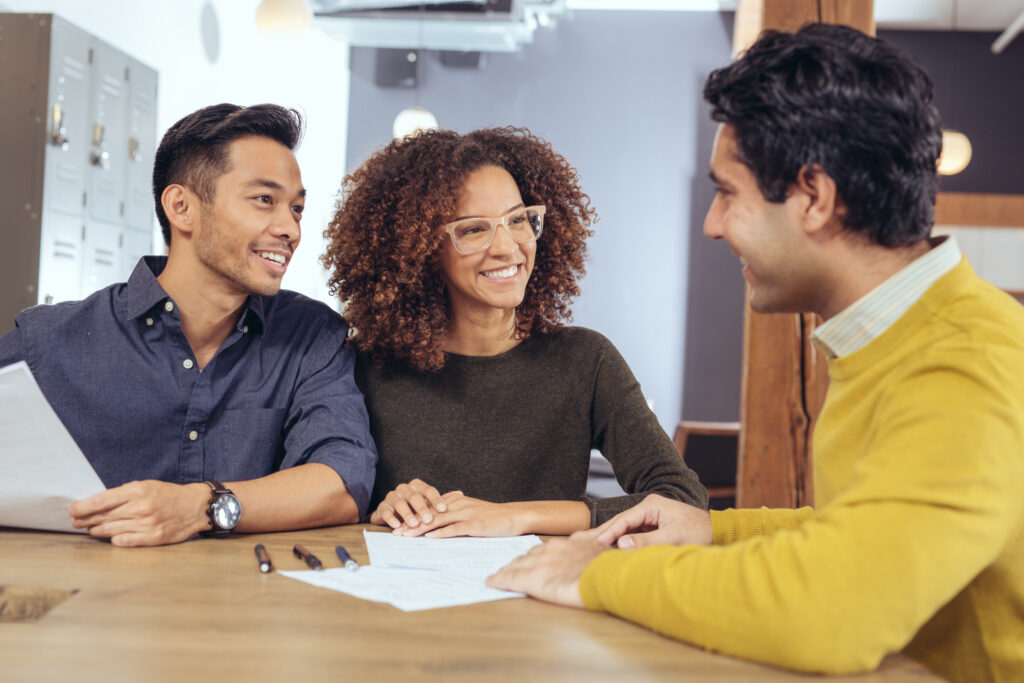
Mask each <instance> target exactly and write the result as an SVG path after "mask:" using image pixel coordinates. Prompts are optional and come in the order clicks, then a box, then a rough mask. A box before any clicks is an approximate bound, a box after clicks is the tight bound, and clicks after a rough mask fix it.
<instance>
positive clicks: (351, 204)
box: [321, 126, 597, 371]
mask: <svg viewBox="0 0 1024 683" xmlns="http://www.w3.org/2000/svg"><path fill="white" fill-rule="evenodd" d="M482 166H498V167H500V168H503V169H505V170H506V171H507V172H508V173H509V174H510V175H511V176H512V177H513V178H514V179H515V181H516V185H517V186H518V188H519V193H520V195H522V198H523V202H525V203H526V205H527V206H529V205H533V204H544V205H545V206H546V207H547V211H546V213H545V216H544V233H543V234H542V235H541V237H540V239H539V240H538V241H537V255H536V259H535V262H534V267H533V274H532V275H531V277H530V280H529V282H528V283H527V285H526V295H525V296H524V297H523V301H522V303H521V304H520V305H519V306H518V307H517V308H516V330H515V334H516V336H517V338H521V339H522V338H526V337H528V336H529V335H530V333H531V332H538V333H544V332H549V331H551V330H553V329H556V328H558V327H560V326H561V324H562V322H563V321H568V320H571V318H572V311H571V310H570V308H569V305H570V303H571V301H572V299H573V297H575V296H577V295H578V294H579V293H580V289H579V286H578V285H577V284H576V282H577V280H578V279H579V278H581V277H582V276H583V275H584V274H585V272H586V271H585V269H584V265H583V264H584V260H585V258H586V253H587V248H586V239H587V237H589V236H590V235H591V234H593V233H592V231H591V230H590V229H589V226H590V224H591V223H593V222H594V221H595V220H596V219H597V215H596V213H595V211H594V209H593V208H591V206H590V198H589V197H587V195H586V194H584V193H583V191H582V190H581V189H580V185H579V176H578V174H577V172H576V169H574V168H573V167H572V166H570V165H569V163H568V162H567V161H566V160H565V158H564V157H562V156H561V155H560V154H557V153H556V152H555V151H554V150H552V149H551V145H550V144H549V143H548V142H546V141H544V140H542V139H540V138H538V137H536V136H534V135H533V134H531V133H530V131H528V130H526V129H525V128H514V127H511V126H509V127H505V128H489V129H483V130H477V131H473V132H472V133H468V134H466V135H460V134H458V133H455V132H452V131H447V130H432V131H425V132H422V133H420V134H419V135H415V136H412V137H406V138H403V139H401V140H394V141H392V142H391V143H390V144H389V145H388V146H387V147H385V148H384V149H382V150H380V151H378V152H376V153H375V154H373V155H372V156H371V157H370V158H369V159H367V160H366V162H365V163H363V165H362V166H360V167H359V168H358V169H356V170H355V171H354V172H353V173H352V174H351V175H348V176H346V177H345V179H344V181H342V186H341V196H340V199H339V200H338V202H337V205H336V212H335V214H334V218H333V219H332V220H331V222H330V224H329V225H328V227H327V229H326V230H325V231H324V237H325V238H327V240H328V241H329V243H330V244H329V245H328V247H327V253H326V254H324V256H323V257H322V258H321V262H322V263H323V265H324V267H325V268H327V269H329V270H330V271H331V277H330V280H329V281H328V284H329V286H330V288H331V293H332V294H336V295H338V296H339V297H340V298H341V301H342V303H343V305H344V311H345V317H346V319H347V320H348V322H349V324H350V325H351V326H352V329H351V333H350V339H351V341H352V342H353V343H354V344H355V345H356V348H358V349H359V350H360V351H368V352H370V353H372V354H373V357H374V360H375V361H376V362H378V363H381V362H385V361H387V360H391V359H397V360H401V361H404V362H406V363H408V364H409V366H411V367H412V368H414V369H416V370H418V371H432V370H438V369H440V368H441V367H443V366H444V350H443V348H444V342H445V334H446V332H447V330H448V326H449V322H450V320H449V318H450V306H449V301H448V294H447V292H446V290H445V285H444V283H443V281H442V279H441V268H440V258H439V256H440V251H441V249H442V247H443V245H444V242H443V240H446V239H449V237H448V235H447V233H445V232H444V230H443V229H442V228H443V226H444V225H445V224H446V223H448V222H450V221H451V220H453V218H454V216H455V210H456V208H455V206H456V203H457V201H458V195H459V191H460V190H461V188H462V186H463V185H464V183H465V181H466V178H467V176H468V175H469V174H470V173H472V172H473V171H475V170H477V169H479V168H480V167H482Z"/></svg>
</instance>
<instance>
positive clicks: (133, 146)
mask: <svg viewBox="0 0 1024 683" xmlns="http://www.w3.org/2000/svg"><path fill="white" fill-rule="evenodd" d="M139 146H140V145H139V141H138V140H136V139H135V138H128V158H129V159H131V160H132V161H135V162H139V161H142V152H140V151H139Z"/></svg>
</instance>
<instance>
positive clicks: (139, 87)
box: [124, 60, 156, 277]
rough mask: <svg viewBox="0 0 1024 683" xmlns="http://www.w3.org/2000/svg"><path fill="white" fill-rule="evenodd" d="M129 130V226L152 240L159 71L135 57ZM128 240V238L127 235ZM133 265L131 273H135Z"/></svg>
mask: <svg viewBox="0 0 1024 683" xmlns="http://www.w3.org/2000/svg"><path fill="white" fill-rule="evenodd" d="M127 134H128V156H127V165H128V192H127V197H126V199H125V202H126V203H125V212H124V219H125V227H127V228H130V229H133V230H141V231H145V233H146V235H147V239H149V240H150V241H152V239H153V237H152V235H153V156H154V154H155V153H156V72H155V71H153V70H152V69H150V68H148V67H144V66H142V65H141V64H139V63H138V62H136V61H134V60H130V61H129V65H128V130H127ZM125 241H126V242H127V238H126V240H125ZM146 253H149V252H148V251H147V252H146ZM134 267H135V262H132V264H131V268H134ZM131 268H129V271H128V274H130V273H131ZM126 277H127V275H126Z"/></svg>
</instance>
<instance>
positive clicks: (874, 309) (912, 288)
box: [811, 237, 963, 358]
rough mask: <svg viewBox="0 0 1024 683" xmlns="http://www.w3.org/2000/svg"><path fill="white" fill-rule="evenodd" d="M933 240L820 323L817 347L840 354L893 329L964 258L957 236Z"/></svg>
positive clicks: (830, 354) (815, 337) (814, 341)
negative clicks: (895, 271)
mask: <svg viewBox="0 0 1024 683" xmlns="http://www.w3.org/2000/svg"><path fill="white" fill-rule="evenodd" d="M930 243H931V245H932V248H931V249H929V250H928V253H926V254H923V255H922V256H920V257H918V258H916V259H914V261H913V262H911V263H909V264H908V265H906V266H905V267H904V268H902V269H901V270H900V271H899V272H898V273H896V274H895V275H893V276H892V277H890V278H889V279H888V280H886V281H885V282H883V283H882V284H880V285H878V286H877V287H875V288H874V289H872V290H871V291H870V292H868V293H867V294H865V295H864V296H862V297H861V298H860V299H858V300H857V301H855V302H854V303H853V304H851V305H850V306H849V307H847V308H846V309H845V310H843V311H842V312H841V313H839V314H838V315H836V316H835V317H833V318H832V319H831V320H829V321H828V322H825V323H823V324H821V325H819V326H818V328H817V329H815V330H814V332H812V333H811V343H812V344H813V345H814V347H815V348H817V349H818V350H819V351H821V352H822V353H824V354H825V356H826V357H828V358H838V357H839V356H845V355H847V354H850V353H853V352H854V351H857V350H859V349H861V348H863V347H865V346H867V345H868V344H869V343H871V342H872V341H874V340H875V339H877V338H878V337H879V336H880V335H881V334H882V333H883V332H885V331H886V330H887V329H889V327H890V326H891V325H892V324H893V323H894V322H896V321H897V320H899V318H900V316H902V315H903V314H904V313H906V312H907V310H908V309H909V308H910V307H911V306H913V305H914V304H915V303H917V301H918V299H920V298H921V296H922V295H923V294H924V293H925V291H927V289H928V288H929V287H931V286H932V285H933V284H935V281H936V280H938V279H939V278H940V277H942V276H943V275H945V274H946V273H948V272H949V271H951V270H952V269H953V268H955V267H956V266H957V264H958V263H960V260H961V259H962V258H963V254H962V253H961V252H960V246H959V245H958V244H957V242H956V238H955V237H947V238H943V237H939V238H933V239H932V240H930Z"/></svg>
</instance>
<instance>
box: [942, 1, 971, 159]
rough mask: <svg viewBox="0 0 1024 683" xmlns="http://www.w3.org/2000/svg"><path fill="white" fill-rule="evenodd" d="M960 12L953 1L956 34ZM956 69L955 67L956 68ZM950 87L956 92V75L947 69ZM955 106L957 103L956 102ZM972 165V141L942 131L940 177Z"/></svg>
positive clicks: (951, 21) (951, 20) (954, 133)
mask: <svg viewBox="0 0 1024 683" xmlns="http://www.w3.org/2000/svg"><path fill="white" fill-rule="evenodd" d="M959 12H960V7H959V2H958V0H953V6H952V16H951V17H950V22H949V24H950V29H952V31H953V32H954V33H955V32H956V27H957V18H958V15H959ZM954 68H955V67H954ZM946 73H947V74H949V76H950V78H949V83H950V87H951V88H952V89H953V90H954V92H955V91H956V80H957V79H956V73H955V71H954V70H953V69H951V68H947V70H946ZM954 105H955V102H954ZM969 163H971V141H970V139H969V138H968V137H967V136H966V135H964V134H963V133H961V132H960V131H958V130H953V129H951V128H947V129H946V130H944V131H942V151H941V152H940V153H939V161H938V171H939V175H956V174H957V173H960V172H961V171H963V170H964V169H965V168H967V164H969Z"/></svg>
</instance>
